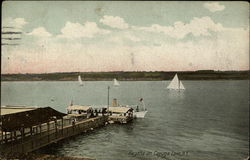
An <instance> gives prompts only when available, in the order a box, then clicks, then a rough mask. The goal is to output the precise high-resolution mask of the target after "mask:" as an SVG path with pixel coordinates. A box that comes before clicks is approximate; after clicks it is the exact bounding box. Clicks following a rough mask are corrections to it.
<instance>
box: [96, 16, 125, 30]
mask: <svg viewBox="0 0 250 160" xmlns="http://www.w3.org/2000/svg"><path fill="white" fill-rule="evenodd" d="M100 22H101V23H103V24H105V25H107V26H110V27H112V28H118V29H127V28H128V27H129V25H128V24H127V23H126V22H125V21H124V19H123V18H121V17H118V16H103V18H102V19H100Z"/></svg>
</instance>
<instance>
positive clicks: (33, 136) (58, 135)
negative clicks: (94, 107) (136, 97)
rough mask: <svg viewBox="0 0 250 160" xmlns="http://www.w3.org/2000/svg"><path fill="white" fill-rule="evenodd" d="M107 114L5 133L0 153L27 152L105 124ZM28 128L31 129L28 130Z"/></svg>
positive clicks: (53, 122)
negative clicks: (22, 131)
mask: <svg viewBox="0 0 250 160" xmlns="http://www.w3.org/2000/svg"><path fill="white" fill-rule="evenodd" d="M107 120H108V117H107V116H99V117H94V118H90V119H86V120H83V121H80V122H73V121H72V120H71V119H63V121H62V120H57V121H51V122H49V124H42V125H40V126H33V127H32V129H25V131H24V134H23V135H22V134H21V133H16V135H13V133H11V134H6V135H3V137H1V145H0V154H1V155H3V154H13V153H27V152H31V151H34V150H37V149H39V148H41V147H44V146H46V145H49V144H52V143H55V142H57V141H60V140H62V139H65V138H68V137H71V136H74V135H77V134H80V133H82V132H87V131H89V130H93V129H94V128H97V127H100V126H103V125H105V123H106V122H107ZM29 130H31V131H30V132H29Z"/></svg>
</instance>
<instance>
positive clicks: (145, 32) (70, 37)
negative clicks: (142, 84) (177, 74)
mask: <svg viewBox="0 0 250 160" xmlns="http://www.w3.org/2000/svg"><path fill="white" fill-rule="evenodd" d="M1 51H2V54H1V56H2V57H1V59H2V63H1V72H2V74H5V73H52V72H92V71H94V72H96V71H98V72H99V71H195V70H222V71H223V70H248V69H249V4H248V3H247V2H230V1H229V2H197V1H195V2H184V1H179V2H173V1H171V2H170V1H168V2H166V1H158V2H157V1H110V2H108V1H73V2H66V1H54V2H49V1H41V2H39V1H4V2H3V4H2V39H1Z"/></svg>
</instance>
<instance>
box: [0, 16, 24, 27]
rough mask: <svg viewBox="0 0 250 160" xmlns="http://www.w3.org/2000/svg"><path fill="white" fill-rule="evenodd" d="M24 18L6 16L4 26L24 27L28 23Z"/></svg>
mask: <svg viewBox="0 0 250 160" xmlns="http://www.w3.org/2000/svg"><path fill="white" fill-rule="evenodd" d="M27 23H28V22H26V20H25V19H24V18H15V19H13V18H12V17H9V18H6V19H4V20H3V24H2V26H3V27H14V28H23V26H24V25H25V24H27Z"/></svg>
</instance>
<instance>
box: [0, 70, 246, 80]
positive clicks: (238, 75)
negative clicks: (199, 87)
mask: <svg viewBox="0 0 250 160" xmlns="http://www.w3.org/2000/svg"><path fill="white" fill-rule="evenodd" d="M176 73H178V76H179V78H180V79H182V80H220V79H221V80H244V79H249V70H248V71H212V70H208V71H194V72H193V71H192V72H80V73H79V72H67V73H44V74H1V81H76V80H77V77H78V75H81V77H82V79H83V80H85V81H96V80H112V79H113V78H116V79H118V80H170V79H172V78H173V76H174V75H175V74H176Z"/></svg>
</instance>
